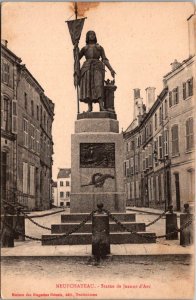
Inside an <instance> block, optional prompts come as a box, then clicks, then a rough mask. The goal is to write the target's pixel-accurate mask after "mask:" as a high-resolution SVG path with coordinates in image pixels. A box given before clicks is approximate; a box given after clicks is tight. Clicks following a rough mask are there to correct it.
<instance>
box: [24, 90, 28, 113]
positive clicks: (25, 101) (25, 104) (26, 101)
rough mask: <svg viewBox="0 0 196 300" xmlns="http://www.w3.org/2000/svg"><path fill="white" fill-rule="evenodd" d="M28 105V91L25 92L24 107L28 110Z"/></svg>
mask: <svg viewBox="0 0 196 300" xmlns="http://www.w3.org/2000/svg"><path fill="white" fill-rule="evenodd" d="M27 106H28V99H27V93H24V107H25V109H26V110H27Z"/></svg>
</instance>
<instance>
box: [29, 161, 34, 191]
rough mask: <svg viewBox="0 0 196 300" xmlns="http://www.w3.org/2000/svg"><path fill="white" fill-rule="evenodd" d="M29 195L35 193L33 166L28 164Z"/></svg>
mask: <svg viewBox="0 0 196 300" xmlns="http://www.w3.org/2000/svg"><path fill="white" fill-rule="evenodd" d="M30 195H32V196H34V195H35V167H34V166H30Z"/></svg>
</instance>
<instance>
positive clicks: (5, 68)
mask: <svg viewBox="0 0 196 300" xmlns="http://www.w3.org/2000/svg"><path fill="white" fill-rule="evenodd" d="M2 81H3V82H4V83H5V84H7V85H9V81H10V66H9V64H8V63H5V62H3V63H2Z"/></svg>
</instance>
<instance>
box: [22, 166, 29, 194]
mask: <svg viewBox="0 0 196 300" xmlns="http://www.w3.org/2000/svg"><path fill="white" fill-rule="evenodd" d="M27 180H28V164H27V163H25V162H23V193H24V194H27Z"/></svg>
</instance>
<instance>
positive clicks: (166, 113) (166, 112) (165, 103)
mask: <svg viewBox="0 0 196 300" xmlns="http://www.w3.org/2000/svg"><path fill="white" fill-rule="evenodd" d="M164 106H165V119H166V118H167V115H168V111H167V99H165V102H164Z"/></svg>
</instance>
